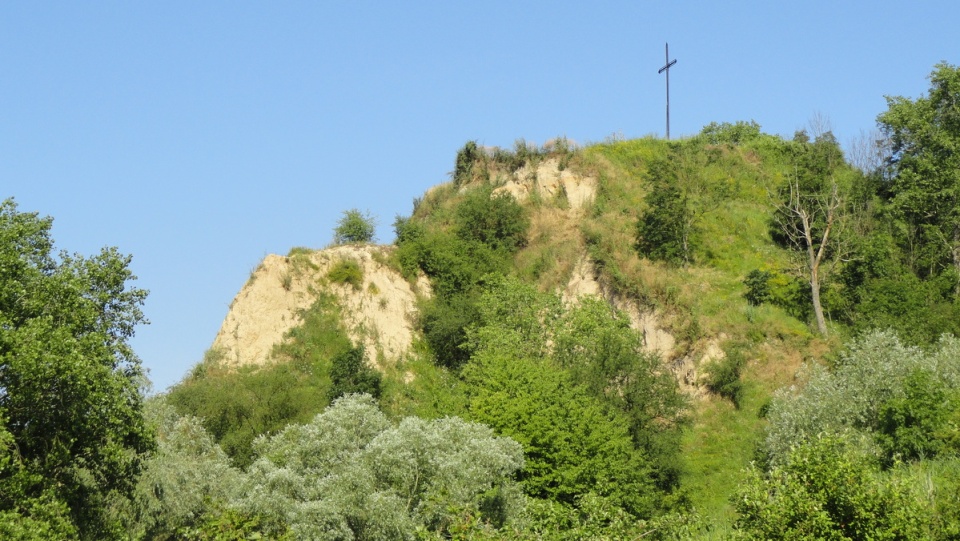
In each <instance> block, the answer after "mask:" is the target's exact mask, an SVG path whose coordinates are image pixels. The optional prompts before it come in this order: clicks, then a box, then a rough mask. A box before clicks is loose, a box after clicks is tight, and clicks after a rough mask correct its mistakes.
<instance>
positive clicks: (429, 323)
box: [418, 294, 479, 369]
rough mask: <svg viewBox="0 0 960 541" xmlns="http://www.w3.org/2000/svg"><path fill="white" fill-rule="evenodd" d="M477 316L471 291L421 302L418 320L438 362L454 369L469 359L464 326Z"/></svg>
mask: <svg viewBox="0 0 960 541" xmlns="http://www.w3.org/2000/svg"><path fill="white" fill-rule="evenodd" d="M478 317H479V314H478V310H477V307H476V298H475V296H474V295H471V294H459V295H452V296H449V297H440V296H438V297H435V298H433V299H430V300H426V301H423V302H421V303H420V310H419V320H418V323H419V326H420V329H421V331H422V332H423V338H424V340H426V342H427V344H429V345H430V351H431V352H433V356H434V359H435V361H436V363H437V364H438V365H440V366H445V367H447V368H452V369H457V368H459V367H460V366H462V365H463V363H465V362H466V361H467V359H469V358H470V350H469V349H467V347H466V346H467V328H469V327H470V326H471V325H473V324H475V323H476V321H477V319H478Z"/></svg>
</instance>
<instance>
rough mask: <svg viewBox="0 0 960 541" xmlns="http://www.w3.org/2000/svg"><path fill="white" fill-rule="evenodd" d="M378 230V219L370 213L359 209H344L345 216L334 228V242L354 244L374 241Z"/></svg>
mask: <svg viewBox="0 0 960 541" xmlns="http://www.w3.org/2000/svg"><path fill="white" fill-rule="evenodd" d="M376 230H377V220H376V219H375V218H374V217H373V216H371V215H370V213H369V212H368V213H363V212H360V211H359V210H357V209H350V210H345V211H343V217H342V218H340V221H338V222H337V227H336V228H334V230H333V243H334V244H353V243H364V242H373V239H374V236H375V235H376Z"/></svg>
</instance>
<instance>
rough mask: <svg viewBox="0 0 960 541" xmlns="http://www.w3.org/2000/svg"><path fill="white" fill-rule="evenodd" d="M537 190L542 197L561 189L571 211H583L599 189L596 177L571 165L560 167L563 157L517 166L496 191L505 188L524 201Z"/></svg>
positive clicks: (555, 194) (504, 189)
mask: <svg viewBox="0 0 960 541" xmlns="http://www.w3.org/2000/svg"><path fill="white" fill-rule="evenodd" d="M534 190H536V191H537V192H538V193H539V194H540V197H543V198H553V197H557V196H558V195H559V194H560V193H561V191H565V192H566V194H567V201H569V203H570V209H571V210H572V211H580V210H581V209H583V208H584V207H585V206H586V205H587V204H588V203H589V202H590V201H593V198H594V196H595V195H596V193H597V179H595V178H592V177H584V176H581V175H579V174H577V173H574V172H573V171H571V170H570V169H564V170H563V171H561V170H560V160H559V159H557V158H550V159H547V160H544V161H542V162H540V164H539V165H538V166H537V167H536V168H533V167H531V166H530V165H529V164H528V165H525V166H523V167H522V168H520V169H518V170H517V171H516V172H515V173H513V174H512V175H510V177H509V178H507V182H506V184H504V185H503V186H501V187H499V188H497V189H496V190H494V193H496V192H500V191H506V192H508V193H510V194H511V195H513V196H514V197H515V198H517V201H525V200H526V199H527V198H529V197H530V194H531V193H532V192H533V191H534Z"/></svg>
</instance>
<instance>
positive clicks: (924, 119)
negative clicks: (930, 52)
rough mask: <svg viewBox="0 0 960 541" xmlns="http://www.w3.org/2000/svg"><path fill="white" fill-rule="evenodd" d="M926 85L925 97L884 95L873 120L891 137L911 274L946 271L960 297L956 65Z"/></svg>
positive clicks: (959, 75) (895, 202)
mask: <svg viewBox="0 0 960 541" xmlns="http://www.w3.org/2000/svg"><path fill="white" fill-rule="evenodd" d="M930 83H931V86H930V92H929V94H928V95H927V96H926V97H922V98H918V99H916V100H910V99H907V98H904V97H902V96H897V97H887V108H888V109H887V111H886V112H885V113H882V114H881V115H880V116H879V117H877V121H878V123H879V124H880V129H881V130H882V131H883V133H884V135H886V136H887V137H889V139H890V144H891V150H892V155H891V156H890V158H889V161H888V165H889V174H890V176H891V177H892V186H891V187H890V191H891V194H892V198H891V205H892V207H893V209H894V210H895V212H896V214H897V215H898V216H899V217H900V219H901V220H902V221H903V222H904V223H905V224H906V226H907V228H906V229H907V230H906V232H905V233H906V234H905V237H906V238H905V239H904V240H905V243H906V245H907V248H908V252H909V253H910V255H911V262H912V263H913V265H914V270H915V271H916V272H917V273H918V274H919V275H920V276H921V277H923V276H929V275H936V274H938V273H940V272H942V271H943V270H944V269H947V268H949V269H951V270H952V271H953V274H954V279H955V280H956V288H955V294H960V67H957V66H951V65H950V64H947V63H940V64H937V65H936V66H935V68H934V71H933V73H931V74H930Z"/></svg>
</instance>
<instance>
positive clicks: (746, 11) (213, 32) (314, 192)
mask: <svg viewBox="0 0 960 541" xmlns="http://www.w3.org/2000/svg"><path fill="white" fill-rule="evenodd" d="M958 28H960V2H956V1H955V0H951V1H946V0H945V1H939V2H924V1H915V2H889V1H871V2H844V1H836V0H834V1H829V2H827V1H819V0H818V1H805V2H773V1H769V0H765V1H755V2H706V1H703V2H665V1H662V2H654V1H647V2H641V1H630V2H628V1H621V2H605V1H593V2H584V1H578V2H572V1H556V0H555V1H552V2H523V1H516V0H514V1H487V2H458V1H450V0H446V1H429V2H428V1H421V2H417V1H408V2H365V1H351V2H342V1H341V2H332V1H311V2H244V1H231V2H202V1H196V0H191V1H189V2H177V1H164V2H129V1H124V2H110V1H96V2H28V1H7V2H2V3H0V198H6V197H11V196H12V197H15V198H16V200H17V202H18V204H19V207H20V210H21V211H31V212H32V211H37V212H39V213H40V214H41V215H45V216H46V215H48V216H52V217H53V218H54V229H53V235H54V238H55V239H56V241H57V245H58V247H59V248H63V249H66V250H68V251H71V252H80V253H83V254H88V255H89V254H93V253H95V252H97V251H98V250H99V248H100V247H102V246H117V247H119V248H120V250H121V251H122V252H124V253H129V254H132V255H133V258H134V259H133V264H132V266H133V270H134V272H135V273H136V274H137V275H138V276H139V280H138V281H137V285H139V286H140V287H144V288H147V289H149V290H150V291H151V294H150V297H149V299H148V301H147V304H146V306H145V312H146V314H147V317H148V318H149V319H150V320H151V322H152V323H151V325H148V326H144V327H141V328H140V329H139V331H138V334H137V336H136V338H135V339H134V342H133V344H134V347H135V348H136V350H137V351H138V353H139V354H140V356H141V357H142V358H143V360H144V363H145V365H146V366H147V368H149V370H150V377H151V379H152V381H153V383H154V388H155V390H157V391H160V390H163V389H165V388H166V387H168V386H169V385H171V384H173V383H175V382H176V381H178V380H179V379H181V378H182V377H183V376H184V375H185V374H186V372H187V371H188V370H189V369H190V367H191V366H193V365H194V364H195V363H197V362H198V361H199V360H200V359H201V358H202V357H203V353H204V351H205V350H206V349H207V348H208V347H209V346H210V344H211V343H212V341H213V338H214V336H215V335H216V332H217V330H218V329H219V327H220V323H221V322H222V320H223V317H224V316H225V315H226V312H227V307H228V305H229V304H230V301H231V300H232V299H233V297H234V295H235V294H236V293H237V292H238V291H239V289H240V287H241V286H242V285H243V284H244V282H245V281H246V279H247V277H248V276H249V274H250V271H251V270H252V269H253V268H255V267H256V266H257V264H258V262H259V261H260V260H261V259H262V258H263V257H264V256H265V255H267V254H269V253H281V254H286V253H287V252H288V251H289V249H290V248H291V247H293V246H307V247H313V248H321V247H324V246H326V245H327V244H328V243H329V242H330V240H331V238H332V231H333V227H334V226H335V223H336V221H337V219H338V218H339V217H340V215H341V213H342V212H343V211H344V210H346V209H350V208H359V209H361V210H369V211H370V212H371V213H372V214H374V215H375V216H377V217H378V218H379V224H380V225H379V227H378V235H379V240H380V241H381V242H391V241H392V240H393V232H392V228H391V227H390V226H391V224H392V222H393V219H394V217H395V215H397V214H404V215H406V214H409V213H410V211H411V209H412V203H411V202H412V200H413V198H414V197H417V196H420V195H422V193H423V192H424V191H425V190H426V189H427V188H428V187H430V186H432V185H434V184H437V183H440V182H443V181H445V180H447V179H448V178H449V177H448V173H449V171H450V170H451V169H452V168H453V161H454V156H455V153H456V150H457V149H458V148H459V147H461V146H462V145H463V143H464V142H466V141H468V140H472V139H475V140H477V141H479V142H480V143H481V144H485V145H499V146H506V147H510V146H512V145H513V143H514V141H515V140H516V139H518V138H524V139H526V140H527V141H529V142H535V143H538V144H542V143H543V142H545V141H546V140H548V139H550V138H553V137H556V136H558V135H565V136H567V137H568V138H570V139H572V140H574V141H576V142H579V143H589V142H600V141H603V140H604V139H606V138H608V137H609V136H611V135H614V134H616V135H618V136H623V137H627V138H631V137H640V136H644V135H651V134H653V135H663V134H664V132H665V125H664V124H665V120H664V114H665V111H664V101H665V89H664V76H663V75H658V74H657V70H658V69H659V68H660V67H661V66H662V65H663V64H664V61H665V58H664V43H665V42H669V43H670V53H671V56H672V57H673V58H676V59H677V61H678V62H677V64H676V65H675V66H674V67H673V68H671V72H670V91H671V95H670V103H671V128H670V131H671V135H672V136H673V137H674V138H677V137H681V136H685V135H693V134H695V133H697V132H698V131H699V130H700V128H702V127H703V126H704V125H706V124H708V123H710V122H713V121H717V122H723V121H729V122H733V121H737V120H755V121H757V122H758V123H760V125H761V126H762V127H763V129H764V131H767V132H770V133H777V134H782V135H784V136H788V137H789V136H792V134H793V132H794V131H795V130H796V129H798V128H802V127H804V126H805V125H806V124H807V123H808V121H809V120H810V118H811V117H812V116H814V115H815V114H817V113H819V114H821V115H823V116H825V117H827V118H829V119H830V121H831V123H832V126H833V131H834V133H835V135H836V136H837V138H838V139H839V140H840V141H841V142H843V143H846V142H848V141H849V140H851V139H852V138H853V137H855V136H857V135H859V134H860V132H861V131H862V130H863V131H868V130H870V129H872V128H874V127H875V119H876V116H877V114H879V113H881V112H882V111H883V110H884V109H885V107H886V105H885V101H884V98H883V96H884V95H904V96H908V97H918V96H921V95H922V94H924V93H925V92H926V90H927V89H928V81H927V79H926V77H927V76H928V75H929V73H930V72H931V71H932V69H933V66H934V64H936V63H937V62H939V61H942V60H945V61H947V62H950V63H951V64H960V32H958Z"/></svg>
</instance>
